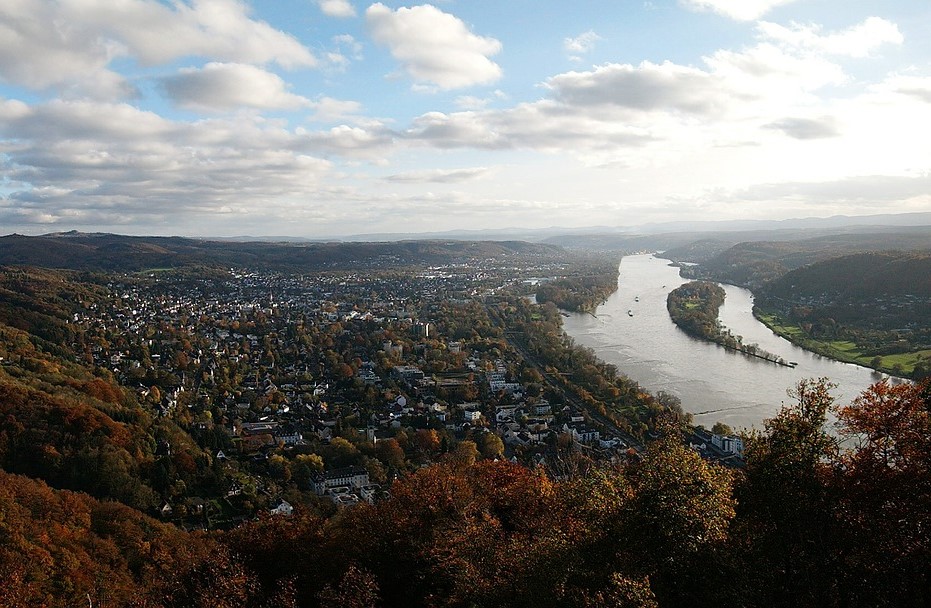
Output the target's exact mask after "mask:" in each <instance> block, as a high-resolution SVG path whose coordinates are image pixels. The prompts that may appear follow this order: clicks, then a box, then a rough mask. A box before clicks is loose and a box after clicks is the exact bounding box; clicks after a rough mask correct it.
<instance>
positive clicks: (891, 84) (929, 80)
mask: <svg viewBox="0 0 931 608" xmlns="http://www.w3.org/2000/svg"><path fill="white" fill-rule="evenodd" d="M871 88H872V90H873V91H875V92H877V93H893V94H897V95H905V96H907V97H911V98H913V99H917V100H919V101H924V102H926V103H931V77H923V76H908V75H903V74H893V75H891V76H890V77H889V78H887V79H886V80H885V82H882V83H880V84H878V85H874V86H873V87H871Z"/></svg>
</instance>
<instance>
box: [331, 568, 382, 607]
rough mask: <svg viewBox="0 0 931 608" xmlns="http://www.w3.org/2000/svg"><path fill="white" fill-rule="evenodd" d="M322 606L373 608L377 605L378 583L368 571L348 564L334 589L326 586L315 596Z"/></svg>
mask: <svg viewBox="0 0 931 608" xmlns="http://www.w3.org/2000/svg"><path fill="white" fill-rule="evenodd" d="M317 598H318V599H319V600H320V604H321V605H322V606H345V607H346V608H374V607H375V606H377V605H378V604H379V597H378V582H377V581H376V580H375V577H374V576H372V573H371V572H369V571H368V570H365V569H362V568H359V567H358V566H356V565H354V564H350V566H349V568H347V569H346V572H345V574H343V577H342V578H341V579H340V581H339V585H338V586H337V587H336V588H335V589H334V588H333V587H332V586H330V585H327V586H326V587H324V588H323V590H322V591H321V592H320V593H319V594H318V595H317Z"/></svg>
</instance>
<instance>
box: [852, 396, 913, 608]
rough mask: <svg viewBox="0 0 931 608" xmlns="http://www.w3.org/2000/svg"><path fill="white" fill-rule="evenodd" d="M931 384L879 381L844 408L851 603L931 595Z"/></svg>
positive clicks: (901, 601)
mask: <svg viewBox="0 0 931 608" xmlns="http://www.w3.org/2000/svg"><path fill="white" fill-rule="evenodd" d="M929 397H931V384H929V383H927V382H926V383H924V384H923V385H917V384H898V385H892V384H890V383H889V382H888V381H883V382H879V383H877V384H874V385H872V386H871V387H869V388H868V389H867V390H866V391H864V392H863V393H862V394H861V395H860V396H858V397H857V398H856V399H855V400H854V401H853V403H851V404H850V405H848V406H845V407H841V408H838V410H837V416H838V419H839V421H840V424H841V432H842V434H843V436H845V437H847V438H848V441H849V442H856V447H855V448H853V449H849V450H847V451H846V452H845V453H843V454H842V456H841V459H840V462H839V465H840V466H838V467H837V468H836V470H837V478H836V480H835V485H836V487H837V491H838V493H839V494H840V506H839V508H838V513H839V517H840V520H841V521H840V529H841V530H842V531H844V532H845V534H844V538H845V540H846V542H845V544H844V546H843V552H844V554H845V555H847V560H846V563H845V568H844V570H843V571H842V572H843V574H845V575H846V577H845V580H844V582H843V584H842V586H841V588H842V589H845V590H846V591H847V594H848V595H849V597H850V598H852V600H854V601H852V602H851V604H852V605H858V604H857V602H859V605H861V606H869V605H874V606H875V605H906V604H915V603H927V602H928V601H931V596H929V593H928V589H929V584H931V575H929V568H928V563H929V561H928V556H929V555H931V540H929V535H928V534H927V530H929V529H931V399H929Z"/></svg>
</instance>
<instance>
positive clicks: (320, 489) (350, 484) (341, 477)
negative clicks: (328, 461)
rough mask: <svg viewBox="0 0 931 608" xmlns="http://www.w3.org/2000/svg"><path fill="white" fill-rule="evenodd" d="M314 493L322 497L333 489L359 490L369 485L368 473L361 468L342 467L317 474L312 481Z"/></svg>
mask: <svg viewBox="0 0 931 608" xmlns="http://www.w3.org/2000/svg"><path fill="white" fill-rule="evenodd" d="M311 483H312V485H313V488H314V492H316V493H317V494H318V495H319V496H323V495H324V494H326V493H328V491H330V490H332V489H333V488H343V487H344V488H361V487H363V486H367V485H369V473H368V471H366V470H365V469H364V468H363V467H343V468H341V469H333V470H332V471H326V472H325V473H319V474H317V475H316V476H314V478H313V480H312V482H311Z"/></svg>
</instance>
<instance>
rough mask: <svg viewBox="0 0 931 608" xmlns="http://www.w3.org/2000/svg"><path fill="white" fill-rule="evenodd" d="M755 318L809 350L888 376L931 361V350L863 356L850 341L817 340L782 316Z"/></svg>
mask: <svg viewBox="0 0 931 608" xmlns="http://www.w3.org/2000/svg"><path fill="white" fill-rule="evenodd" d="M754 315H755V316H756V318H757V319H759V320H760V322H762V323H763V324H764V325H766V326H767V327H769V328H770V329H771V330H773V331H774V332H775V333H777V334H778V335H780V336H782V337H783V338H785V339H786V340H789V341H790V342H792V343H793V344H797V345H798V346H801V347H802V348H804V349H806V350H810V351H812V352H814V353H818V354H819V355H823V356H825V357H830V358H832V359H836V360H838V361H845V362H847V363H856V364H857V365H862V366H864V367H871V368H873V369H876V370H879V371H881V372H886V373H889V374H894V375H903V376H907V375H909V374H911V373H912V372H913V371H914V370H915V366H916V365H917V364H918V362H919V361H921V360H922V359H928V358H931V350H920V351H913V352H910V353H900V354H895V355H885V356H882V357H872V356H870V355H865V354H863V353H862V352H861V351H860V350H859V348H858V347H857V345H856V344H855V343H853V342H850V341H849V340H816V339H814V338H812V337H811V336H809V335H808V334H806V333H805V331H804V330H803V329H802V328H801V327H799V326H798V325H796V324H794V323H791V322H788V321H786V320H784V319H782V318H781V317H777V316H776V315H773V314H767V313H763V312H760V311H756V310H755V311H754Z"/></svg>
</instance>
